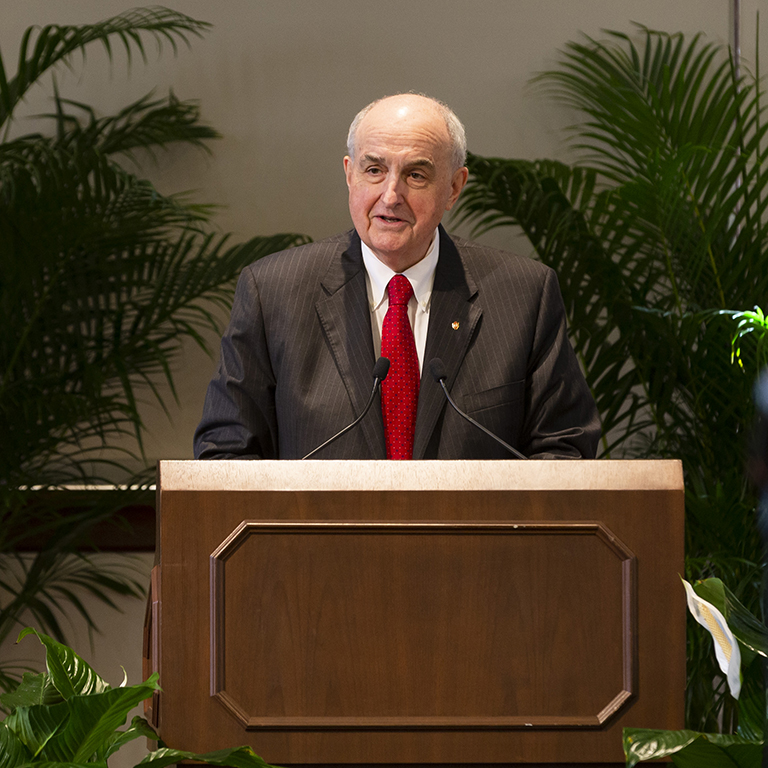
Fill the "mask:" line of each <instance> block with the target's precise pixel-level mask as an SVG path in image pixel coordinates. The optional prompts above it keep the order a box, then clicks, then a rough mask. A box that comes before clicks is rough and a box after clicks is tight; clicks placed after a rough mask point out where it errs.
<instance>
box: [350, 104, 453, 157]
mask: <svg viewBox="0 0 768 768" xmlns="http://www.w3.org/2000/svg"><path fill="white" fill-rule="evenodd" d="M355 144H356V146H355V153H356V154H357V155H358V156H361V155H363V154H377V155H382V156H384V155H398V156H404V155H407V156H410V155H416V156H420V157H423V158H425V159H430V160H432V161H434V162H436V163H437V162H440V161H442V160H443V159H444V158H445V159H447V157H448V155H449V154H450V151H451V140H450V136H449V135H448V129H447V127H446V125H445V120H444V119H443V117H442V115H440V113H439V112H438V111H437V110H436V109H434V108H432V107H431V106H429V105H428V106H425V105H422V104H418V103H415V104H414V103H408V102H405V103H388V102H387V101H385V102H383V103H380V104H377V105H376V106H375V107H374V108H373V109H371V111H370V112H369V113H368V114H367V115H366V116H365V117H364V118H363V120H362V121H361V123H360V125H359V126H358V129H357V133H356V136H355Z"/></svg>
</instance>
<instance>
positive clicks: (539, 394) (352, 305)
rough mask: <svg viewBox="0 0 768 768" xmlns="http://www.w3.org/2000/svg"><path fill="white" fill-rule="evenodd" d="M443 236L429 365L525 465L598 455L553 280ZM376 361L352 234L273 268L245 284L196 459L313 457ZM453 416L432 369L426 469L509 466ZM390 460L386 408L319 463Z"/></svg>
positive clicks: (425, 387)
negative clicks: (441, 369) (436, 464)
mask: <svg viewBox="0 0 768 768" xmlns="http://www.w3.org/2000/svg"><path fill="white" fill-rule="evenodd" d="M440 238H441V239H440V258H439V262H438V266H437V271H436V272H435V282H434V288H433V292H432V302H431V307H430V316H429V330H428V335H427V345H426V350H425V356H424V359H425V361H429V360H431V359H432V358H434V357H439V358H441V359H442V360H443V363H444V364H445V368H446V371H447V374H448V378H447V385H448V388H449V391H450V392H451V395H452V396H453V397H454V399H455V400H456V401H457V403H458V405H459V406H460V407H462V408H464V409H465V410H466V411H468V412H469V413H470V414H471V415H472V416H473V417H474V418H475V419H477V420H478V421H479V422H481V423H482V424H483V425H485V426H486V427H488V429H490V430H492V431H493V432H495V433H496V434H498V435H499V436H500V437H502V438H503V439H504V440H506V441H507V442H508V443H510V444H512V445H514V446H515V447H516V448H518V449H519V450H521V451H522V452H523V453H525V454H527V455H529V456H536V457H543V458H547V457H560V456H566V457H579V456H584V457H593V456H594V454H595V450H596V446H597V441H598V437H599V423H598V418H597V412H596V409H595V405H594V401H593V400H592V397H591V395H590V393H589V390H588V388H587V385H586V382H585V381H584V378H583V376H582V374H581V372H580V370H579V367H578V364H577V361H576V357H575V355H574V353H573V350H572V348H571V345H570V343H569V341H568V339H567V336H566V326H565V315H564V309H563V302H562V298H561V296H560V290H559V287H558V284H557V279H556V277H555V274H554V273H553V272H552V270H551V269H549V268H547V267H545V266H544V265H542V264H540V263H539V262H536V261H532V260H530V259H525V258H520V257H518V256H514V255H512V254H509V253H504V252H502V251H497V250H494V249H491V248H486V247H484V246H481V245H478V244H476V243H471V242H468V241H465V240H462V239H460V238H453V239H451V238H449V237H448V236H447V235H446V233H445V231H444V230H443V228H442V227H441V228H440ZM374 362H375V360H374V352H373V342H372V334H371V313H370V310H369V307H368V300H367V294H366V284H365V268H364V266H363V259H362V253H361V250H360V239H359V237H358V236H357V234H356V233H355V232H354V231H353V232H347V233H345V234H343V235H338V236H336V237H332V238H330V239H328V240H324V241H321V242H317V243H311V244H309V245H304V246H300V247H299V248H294V249H291V250H289V251H285V252H282V253H277V254H273V255H272V256H268V257H267V258H264V259H261V260H260V261H258V262H256V263H254V264H252V265H251V266H250V267H247V268H246V269H245V270H244V271H243V273H242V275H241V277H240V280H239V282H238V286H237V291H236V296H235V302H234V306H233V308H232V317H231V320H230V323H229V327H228V329H227V331H226V333H225V335H224V338H223V339H222V343H221V360H220V363H219V368H218V371H217V373H216V374H215V375H214V377H213V379H212V381H211V383H210V386H209V388H208V393H207V396H206V400H205V407H204V410H203V418H202V421H201V422H200V425H199V427H198V429H197V432H196V433H195V456H196V457H197V458H285V459H296V458H301V457H302V456H304V455H305V454H307V453H308V452H309V451H310V450H312V449H313V448H314V447H315V446H317V445H319V444H320V443H322V442H323V441H324V440H326V439H327V438H328V437H330V436H331V435H333V434H335V433H336V432H337V431H338V430H340V429H341V428H342V427H344V426H345V425H346V424H348V423H349V422H351V421H352V420H353V419H354V418H355V416H356V415H357V414H358V413H360V412H361V411H362V409H363V406H364V405H365V402H366V400H367V398H368V396H369V394H370V391H371V386H372V383H373V380H372V376H371V370H372V368H373V364H374ZM446 405H447V404H446V402H445V398H444V395H443V393H442V390H441V389H440V387H439V386H438V385H437V384H436V383H435V382H434V381H433V379H432V377H431V376H430V374H429V370H428V365H427V364H426V362H425V365H424V374H423V376H422V380H421V389H420V393H419V405H418V414H417V420H416V436H415V444H414V452H413V455H414V458H415V459H431V458H437V459H464V458H468V459H501V458H504V459H506V458H510V456H509V455H508V454H507V452H506V451H505V450H504V449H503V448H502V447H501V446H499V445H497V444H496V443H495V442H494V441H493V440H491V438H489V437H487V436H486V435H484V434H483V433H482V432H481V431H480V430H478V429H477V428H476V427H473V426H472V425H470V424H468V423H467V422H466V421H464V420H463V419H461V418H460V417H459V416H458V415H457V414H456V413H455V412H453V410H452V409H451V408H450V406H448V407H446ZM385 457H386V456H385V448H384V425H383V422H382V417H381V407H380V405H379V404H378V403H376V404H374V407H373V408H372V410H371V411H370V412H369V413H368V415H367V416H366V417H365V419H364V420H363V421H362V423H361V424H360V425H358V426H357V427H356V428H355V429H354V430H352V431H350V432H349V433H348V434H346V435H345V436H344V437H342V438H341V439H340V440H338V441H337V442H336V443H334V444H332V445H331V446H329V447H328V448H327V449H324V450H323V451H322V452H321V453H319V454H318V455H317V458H327V459H330V458H354V459H366V458H368V459H379V458H381V459H383V458H385Z"/></svg>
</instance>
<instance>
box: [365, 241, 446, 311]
mask: <svg viewBox="0 0 768 768" xmlns="http://www.w3.org/2000/svg"><path fill="white" fill-rule="evenodd" d="M360 245H361V247H362V251H363V263H364V264H365V271H366V273H367V274H368V285H369V287H370V293H369V296H370V299H371V310H372V311H374V310H376V309H377V308H378V307H379V306H381V303H382V302H383V301H384V299H385V298H386V291H387V285H388V284H389V281H390V280H391V279H392V277H393V276H394V275H396V274H397V273H396V272H393V271H392V270H391V269H390V268H389V267H388V266H387V265H386V264H385V263H384V262H383V261H380V260H379V259H378V258H377V256H376V254H375V253H374V252H373V251H372V250H371V249H370V248H369V247H368V246H367V245H366V244H365V243H364V242H362V241H361V242H360ZM439 256H440V235H439V230H438V229H435V234H434V236H433V237H432V244H431V245H430V246H429V250H428V251H427V255H426V256H425V257H424V258H423V259H422V260H421V261H418V262H416V264H414V265H413V266H412V267H409V268H408V269H406V270H405V272H403V273H402V274H404V275H405V276H406V277H407V278H408V281H409V282H410V284H411V286H412V287H413V295H414V296H415V297H416V302H417V304H418V306H419V308H420V309H421V310H422V311H424V312H426V311H427V309H428V308H429V300H430V298H431V297H432V286H433V285H434V282H435V269H436V268H437V259H438V257H439Z"/></svg>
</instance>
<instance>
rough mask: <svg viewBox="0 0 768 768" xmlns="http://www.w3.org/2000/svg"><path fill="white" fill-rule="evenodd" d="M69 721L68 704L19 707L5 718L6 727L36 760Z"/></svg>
mask: <svg viewBox="0 0 768 768" xmlns="http://www.w3.org/2000/svg"><path fill="white" fill-rule="evenodd" d="M68 719H69V709H68V707H67V703H66V702H61V703H60V704H54V705H53V706H47V705H45V704H35V705H34V706H32V707H19V708H18V709H16V710H14V711H13V712H12V713H11V714H10V715H8V717H6V718H5V721H4V723H3V724H4V725H5V726H6V728H8V730H9V731H11V732H12V733H13V734H14V735H15V736H17V737H18V739H19V740H20V741H21V743H22V744H24V746H25V747H26V748H27V749H28V750H29V752H30V753H31V754H32V757H34V758H36V757H37V756H38V755H39V754H40V753H41V752H42V751H43V749H45V747H46V746H47V745H48V743H49V742H50V740H51V739H52V738H53V737H54V736H55V735H56V734H57V733H58V732H59V731H60V730H61V729H62V728H63V727H64V725H65V724H66V722H67V720H68Z"/></svg>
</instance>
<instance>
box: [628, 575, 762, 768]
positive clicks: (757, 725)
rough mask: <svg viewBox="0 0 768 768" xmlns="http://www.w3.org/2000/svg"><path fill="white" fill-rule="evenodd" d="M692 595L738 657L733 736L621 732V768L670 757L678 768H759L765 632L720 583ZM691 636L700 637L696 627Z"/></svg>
mask: <svg viewBox="0 0 768 768" xmlns="http://www.w3.org/2000/svg"><path fill="white" fill-rule="evenodd" d="M693 589H694V591H695V592H696V594H697V595H698V596H699V597H700V598H702V599H703V600H706V601H707V602H708V603H710V604H711V605H712V606H714V607H715V608H716V609H717V610H718V611H720V613H721V614H722V615H723V618H724V619H725V620H726V623H727V624H728V627H729V629H730V630H731V632H733V635H734V637H735V638H736V641H737V642H738V645H739V649H740V651H741V676H742V685H741V693H740V695H739V699H738V701H737V702H734V705H735V706H736V707H737V709H738V723H739V726H738V732H737V733H736V734H735V735H730V734H720V733H699V732H697V731H692V730H685V731H660V730H649V729H645V728H625V729H624V753H625V755H626V757H627V766H629V767H630V768H631V766H634V765H636V764H637V763H639V762H643V761H645V760H658V759H660V758H663V757H671V759H672V762H673V763H674V764H675V765H676V766H679V768H733V766H736V767H737V768H760V767H761V766H762V760H763V739H764V735H763V733H764V725H765V711H766V702H765V693H764V685H763V663H764V662H765V658H766V656H768V628H766V626H765V624H763V623H762V622H761V621H759V620H758V619H757V618H756V617H755V616H754V614H752V613H751V612H750V611H748V610H747V609H746V608H745V607H744V606H743V605H742V604H741V602H740V601H739V600H738V599H737V598H736V596H735V595H734V594H733V592H731V590H730V589H728V587H726V586H725V585H724V584H723V582H722V581H721V580H720V579H706V580H705V581H700V582H697V583H696V584H694V585H693ZM693 631H694V632H697V633H699V634H701V633H702V632H703V630H702V628H701V626H699V625H698V624H697V625H696V627H695V629H694V630H693Z"/></svg>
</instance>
